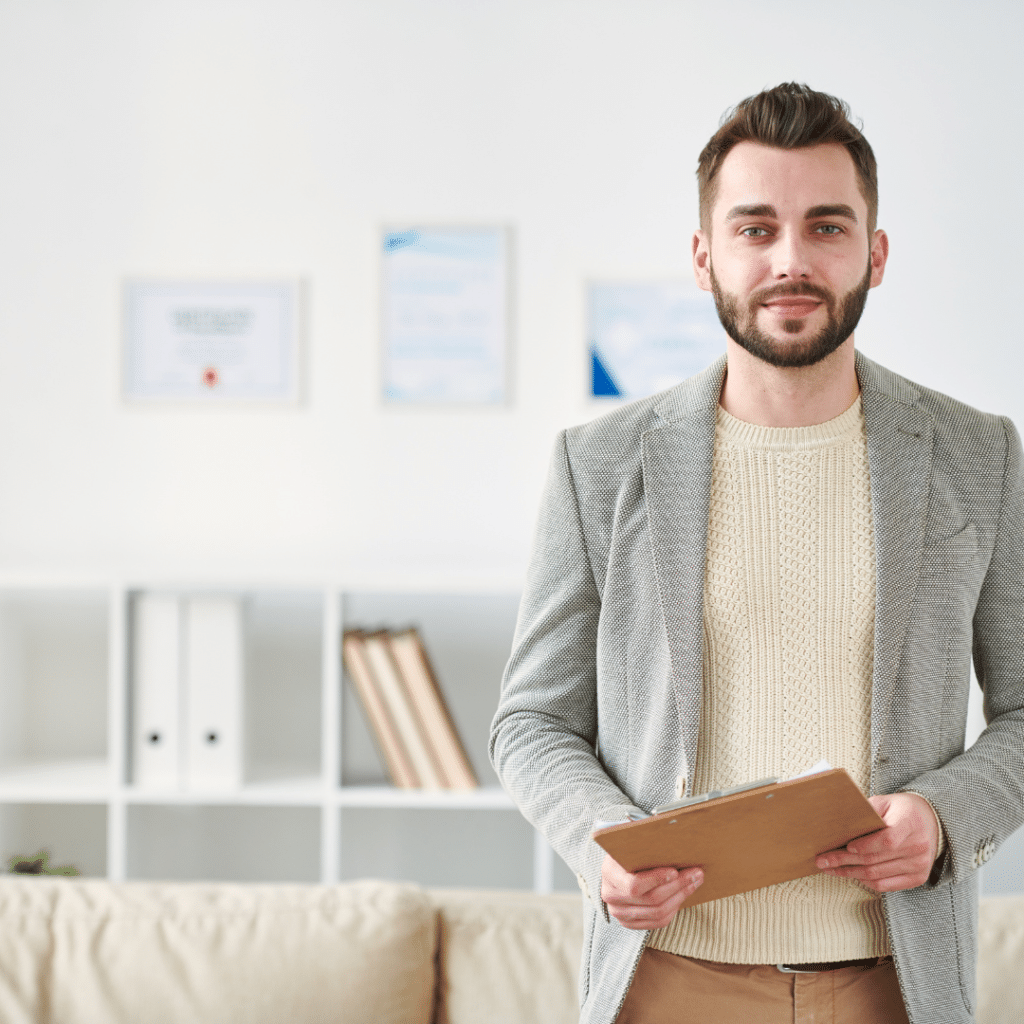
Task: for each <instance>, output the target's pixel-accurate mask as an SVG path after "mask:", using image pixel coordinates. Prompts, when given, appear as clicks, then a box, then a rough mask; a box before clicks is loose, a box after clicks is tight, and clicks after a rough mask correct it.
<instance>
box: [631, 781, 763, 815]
mask: <svg viewBox="0 0 1024 1024" xmlns="http://www.w3.org/2000/svg"><path fill="white" fill-rule="evenodd" d="M778 781H779V780H778V779H777V778H770V779H758V780H757V782H744V783H743V785H742V786H733V788H732V789H713V790H712V791H711V792H710V793H701V794H700V796H687V797H683V799H682V800H673V801H672V802H671V803H668V804H662V805H661V806H660V807H655V808H654V810H653V811H651V813H652V814H664V813H665V812H666V811H678V810H679V809H680V808H681V807H690V806H692V805H693V804H702V803H704V802H705V801H707V800H717V799H718V798H719V797H720V796H732V795H733V794H734V793H742V792H744V791H745V790H748V789H758V788H759V787H761V786H772V785H774V784H775V783H776V782H778Z"/></svg>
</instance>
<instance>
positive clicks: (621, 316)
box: [587, 280, 725, 399]
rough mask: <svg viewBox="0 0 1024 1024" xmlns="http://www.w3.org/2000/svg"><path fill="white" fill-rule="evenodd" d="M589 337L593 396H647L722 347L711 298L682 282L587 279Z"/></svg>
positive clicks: (693, 370) (677, 379) (710, 358)
mask: <svg viewBox="0 0 1024 1024" xmlns="http://www.w3.org/2000/svg"><path fill="white" fill-rule="evenodd" d="M587 339H588V348H589V362H590V396H591V397H592V398H626V399H633V398H645V397H647V396H648V395H653V394H654V393H655V392H657V391H663V390H664V389H665V388H669V387H672V385H674V384H678V383H680V381H683V380H685V379H686V378H687V377H690V376H692V375H693V374H695V373H697V372H698V371H699V370H703V369H704V367H705V366H707V365H708V364H709V363H711V362H712V361H713V360H714V359H715V358H716V357H717V356H720V355H721V354H722V353H723V352H724V351H725V331H724V330H723V329H722V325H721V323H720V322H719V320H718V314H717V312H716V311H715V303H714V300H713V298H712V297H711V295H710V294H709V293H708V292H703V291H701V290H700V289H699V288H697V286H696V285H695V284H693V283H692V282H687V281H682V280H680V281H639V282H631V283H591V284H590V285H589V286H588V288H587Z"/></svg>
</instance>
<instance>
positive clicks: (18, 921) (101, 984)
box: [0, 878, 436, 1024]
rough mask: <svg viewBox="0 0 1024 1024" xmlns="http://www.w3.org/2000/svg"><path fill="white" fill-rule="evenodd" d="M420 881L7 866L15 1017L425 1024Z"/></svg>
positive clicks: (3, 934) (4, 971)
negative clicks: (211, 878) (223, 880)
mask: <svg viewBox="0 0 1024 1024" xmlns="http://www.w3.org/2000/svg"><path fill="white" fill-rule="evenodd" d="M435 951H436V912H435V910H434V908H433V906H432V905H431V903H430V901H429V899H428V897H427V895H426V894H425V893H424V892H423V891H422V890H420V889H419V888H417V887H415V886H407V885H397V884H389V883H381V882H359V883H354V884H350V885H338V886H333V887H318V886H293V885H280V886H277V885H273V886H272V885H260V886H257V885H245V886H240V885H219V884H218V885H196V884H142V883H128V884H125V885H117V886H112V885H110V884H108V883H106V882H98V881H97V882H91V881H65V880H50V879H37V878H33V879H19V878H10V879H2V880H0V1020H2V1021H4V1022H5V1024H42V1022H46V1024H50V1022H52V1024H121V1022H123V1024H143V1022H145V1024H201V1022H202V1024H205V1022H216V1024H284V1022H287V1024H335V1022H337V1024H363V1022H366V1024H371V1022H372V1024H379V1022H384V1021H387V1022H389V1024H427V1022H429V1021H430V1017H431V1010H432V1002H433V993H434V970H435V968H434V956H435Z"/></svg>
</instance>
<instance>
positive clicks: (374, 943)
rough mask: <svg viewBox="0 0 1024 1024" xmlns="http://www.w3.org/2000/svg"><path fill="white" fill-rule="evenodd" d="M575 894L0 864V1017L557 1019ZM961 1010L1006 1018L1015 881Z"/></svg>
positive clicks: (323, 1022)
mask: <svg viewBox="0 0 1024 1024" xmlns="http://www.w3.org/2000/svg"><path fill="white" fill-rule="evenodd" d="M581 941H582V935H581V907H580V897H578V896H576V895H554V896H535V895H531V894H529V893H494V892H455V891H439V890H425V889H421V888H419V887H417V886H414V885H400V884H392V883H384V882H358V883H353V884H348V885H338V886H332V887H318V886H291V885H281V886H271V885H265V886H255V885H228V884H211V885H194V884H142V883H132V884H126V885H113V884H110V883H106V882H99V881H65V880H51V879H42V878H7V879H3V880H0V1021H2V1022H3V1024H29V1022H31V1024H336V1022H337V1024H342V1022H344V1024H363V1022H366V1024H431V1022H437V1024H569V1022H572V1021H574V1020H576V1016H577V1014H576V972H577V963H578V960H579V954H580V944H581ZM981 961H982V966H981V972H980V977H979V987H980V996H981V999H980V1001H981V1006H980V1010H979V1016H978V1020H979V1024H1011V1022H1012V1024H1020V1022H1021V1021H1024V983H1022V981H1021V977H1022V975H1024V897H1013V898H1003V899H990V900H986V901H984V904H983V909H982V957H981Z"/></svg>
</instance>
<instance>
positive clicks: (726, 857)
mask: <svg viewBox="0 0 1024 1024" xmlns="http://www.w3.org/2000/svg"><path fill="white" fill-rule="evenodd" d="M884 827H885V822H883V821H882V819H881V818H880V817H879V816H878V815H877V814H876V813H875V809H874V808H873V807H872V806H871V804H869V803H868V801H867V798H866V797H865V796H864V794H863V793H861V791H860V790H859V789H858V788H857V785H856V783H855V782H854V781H853V779H851V778H850V776H849V775H848V774H847V772H846V770H845V769H843V768H832V769H830V770H829V771H824V772H819V773H817V774H816V775H807V776H804V777H803V778H798V779H791V780H790V781H789V782H773V783H770V784H767V785H764V786H758V787H757V788H755V789H746V790H744V791H743V792H738V793H732V794H728V793H727V794H725V795H723V796H721V797H717V798H715V799H711V800H707V801H705V802H703V803H696V804H690V805H689V806H685V807H680V808H676V809H672V810H666V811H663V812H662V813H660V814H654V815H652V816H651V817H649V818H644V819H642V820H641V821H629V822H624V823H622V824H618V825H609V826H608V827H607V828H601V829H597V830H596V831H595V832H594V839H595V840H596V842H597V843H599V844H600V845H601V846H602V847H603V848H604V850H605V851H606V852H607V853H610V854H611V855H612V857H613V858H614V859H615V860H616V861H618V862H619V864H621V865H622V866H623V867H624V868H625V869H626V870H627V871H643V870H645V869H647V868H654V867H663V866H667V865H672V866H673V867H692V866H698V865H699V866H700V867H702V868H703V869H704V882H703V884H702V885H701V886H700V887H699V888H698V889H697V891H696V892H695V893H694V894H693V895H692V896H691V897H690V898H689V899H688V900H686V902H685V903H683V906H684V907H692V906H696V905H697V904H698V903H708V902H710V901H711V900H717V899H721V898H722V897H723V896H733V895H735V894H736V893H740V892H749V891H750V890H751V889H760V888H762V887H763V886H766V885H775V883H777V882H788V881H790V880H791V879H793V878H804V877H805V876H807V875H817V874H820V872H819V871H818V868H817V867H816V866H815V864H814V860H815V858H816V857H817V856H818V855H819V854H822V853H825V852H826V851H828V850H835V849H837V848H838V847H840V846H845V845H846V844H847V843H848V842H850V841H851V840H852V839H857V838H858V837H860V836H863V835H867V834H868V833H869V832H875V831H877V830H878V829H880V828H884Z"/></svg>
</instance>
